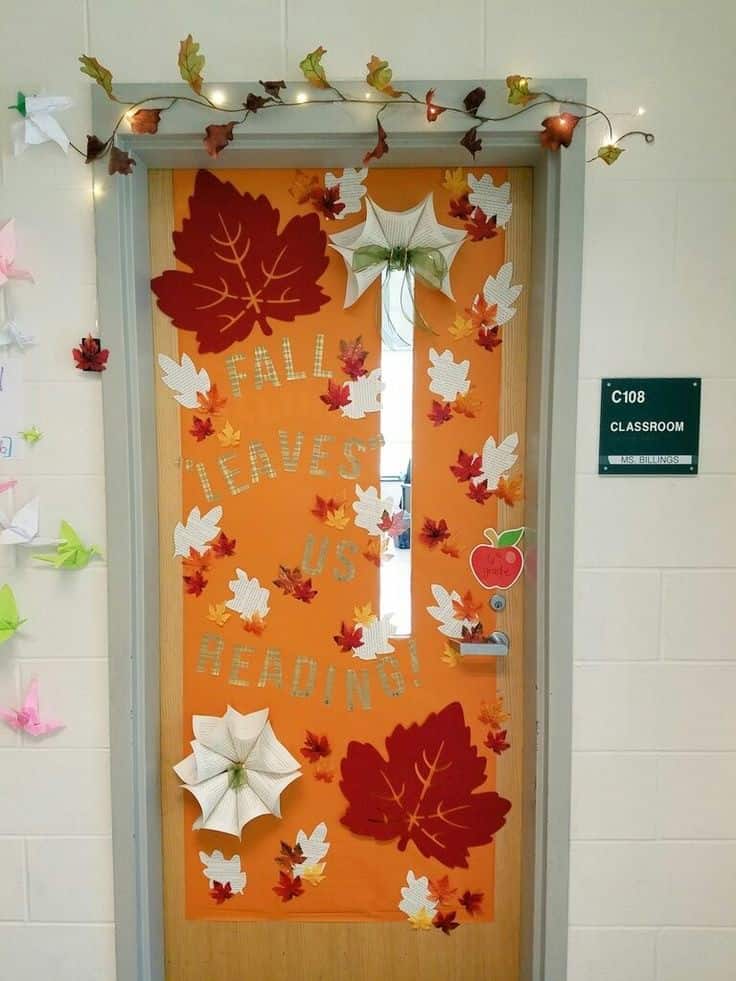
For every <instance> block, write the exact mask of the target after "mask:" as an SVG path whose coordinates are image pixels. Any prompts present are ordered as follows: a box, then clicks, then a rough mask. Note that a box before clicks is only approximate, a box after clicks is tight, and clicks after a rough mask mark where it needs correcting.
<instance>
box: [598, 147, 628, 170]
mask: <svg viewBox="0 0 736 981" xmlns="http://www.w3.org/2000/svg"><path fill="white" fill-rule="evenodd" d="M623 152H624V148H623V147H622V146H614V145H613V144H609V145H608V146H602V147H601V148H600V149H599V150H598V153H597V154H596V156H597V157H598V158H599V159H600V160H602V161H603V163H604V164H608V166H609V167H610V166H611V164H615V163H616V161H617V160H618V158H619V157H620V156H621V154H622V153H623Z"/></svg>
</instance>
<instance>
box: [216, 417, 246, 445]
mask: <svg viewBox="0 0 736 981" xmlns="http://www.w3.org/2000/svg"><path fill="white" fill-rule="evenodd" d="M217 438H218V439H219V441H220V444H221V445H222V446H240V430H239V429H233V427H232V424H231V423H230V422H226V423H225V425H224V426H223V427H222V429H221V430H220V432H219V433H218V434H217Z"/></svg>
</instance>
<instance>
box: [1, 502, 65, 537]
mask: <svg viewBox="0 0 736 981" xmlns="http://www.w3.org/2000/svg"><path fill="white" fill-rule="evenodd" d="M40 508H41V499H40V498H39V497H34V498H33V499H32V500H30V501H29V502H28V503H27V504H24V505H23V507H21V508H18V510H17V511H16V512H15V513H14V514H7V513H6V512H4V511H1V510H0V529H1V530H0V545H25V546H28V545H34V546H40V545H44V546H45V545H55V544H57V541H58V539H54V538H39V537H38V528H39V522H40Z"/></svg>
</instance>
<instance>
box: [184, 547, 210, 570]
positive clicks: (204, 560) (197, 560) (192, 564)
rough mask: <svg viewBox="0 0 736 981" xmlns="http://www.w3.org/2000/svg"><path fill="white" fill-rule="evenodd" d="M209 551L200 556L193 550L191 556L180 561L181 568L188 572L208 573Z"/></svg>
mask: <svg viewBox="0 0 736 981" xmlns="http://www.w3.org/2000/svg"><path fill="white" fill-rule="evenodd" d="M210 558H211V556H210V549H207V550H206V551H205V552H202V553H201V554H200V553H199V552H197V551H196V549H193V550H192V552H191V554H190V555H189V556H188V557H187V558H186V559H184V560H183V561H182V566H183V567H184V568H185V569H188V570H189V571H190V572H208V571H209V568H210Z"/></svg>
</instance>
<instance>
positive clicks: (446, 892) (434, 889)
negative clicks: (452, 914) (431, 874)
mask: <svg viewBox="0 0 736 981" xmlns="http://www.w3.org/2000/svg"><path fill="white" fill-rule="evenodd" d="M428 892H429V896H430V899H434V900H435V901H436V902H437V903H438V904H439V905H440V906H451V905H452V897H453V896H454V895H455V893H456V892H457V889H453V888H452V887H451V886H450V877H449V875H442V876H439V877H438V878H437V879H430V880H429V890H428Z"/></svg>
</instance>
